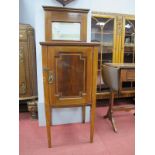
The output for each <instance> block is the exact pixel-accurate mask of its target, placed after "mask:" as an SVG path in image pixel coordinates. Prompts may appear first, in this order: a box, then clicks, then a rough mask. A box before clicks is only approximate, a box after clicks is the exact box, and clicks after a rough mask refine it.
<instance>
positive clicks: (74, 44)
mask: <svg viewBox="0 0 155 155" xmlns="http://www.w3.org/2000/svg"><path fill="white" fill-rule="evenodd" d="M40 45H45V46H100V44H99V43H95V42H93V43H92V42H89V43H87V42H50V41H47V42H40Z"/></svg>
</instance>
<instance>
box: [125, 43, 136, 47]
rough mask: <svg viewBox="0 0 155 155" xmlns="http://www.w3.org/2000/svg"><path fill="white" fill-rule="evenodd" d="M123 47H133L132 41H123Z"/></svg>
mask: <svg viewBox="0 0 155 155" xmlns="http://www.w3.org/2000/svg"><path fill="white" fill-rule="evenodd" d="M124 46H125V47H135V44H134V43H125V44H124Z"/></svg>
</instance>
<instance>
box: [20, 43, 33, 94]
mask: <svg viewBox="0 0 155 155" xmlns="http://www.w3.org/2000/svg"><path fill="white" fill-rule="evenodd" d="M19 64H20V65H19V95H20V97H27V96H29V95H31V89H30V86H29V85H30V84H29V82H30V79H29V66H28V53H27V44H26V43H25V42H20V46H19Z"/></svg>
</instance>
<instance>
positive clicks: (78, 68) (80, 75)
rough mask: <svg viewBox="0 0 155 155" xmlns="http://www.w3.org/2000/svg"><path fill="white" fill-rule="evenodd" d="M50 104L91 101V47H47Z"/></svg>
mask: <svg viewBox="0 0 155 155" xmlns="http://www.w3.org/2000/svg"><path fill="white" fill-rule="evenodd" d="M48 69H49V71H48V74H49V75H48V78H49V79H48V83H49V96H50V104H55V105H58V106H59V105H68V104H73V105H75V104H84V103H88V102H90V101H91V97H90V96H91V86H92V83H91V82H92V48H90V47H74V46H73V47H65V46H59V47H48Z"/></svg>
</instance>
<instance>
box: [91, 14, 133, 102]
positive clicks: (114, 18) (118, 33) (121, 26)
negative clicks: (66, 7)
mask: <svg viewBox="0 0 155 155" xmlns="http://www.w3.org/2000/svg"><path fill="white" fill-rule="evenodd" d="M134 37H135V20H134V16H132V15H123V14H114V13H103V12H92V18H91V41H92V42H99V43H100V50H99V54H98V78H97V99H103V98H109V97H110V96H109V95H110V91H109V88H108V87H107V86H106V85H105V84H104V82H103V78H102V76H101V75H102V74H101V72H102V67H101V66H102V65H103V64H104V63H134V62H135V46H134V40H135V39H134ZM115 96H116V97H130V96H134V93H128V92H127V91H124V93H123V94H121V95H119V96H118V95H117V94H116V95H115Z"/></svg>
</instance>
